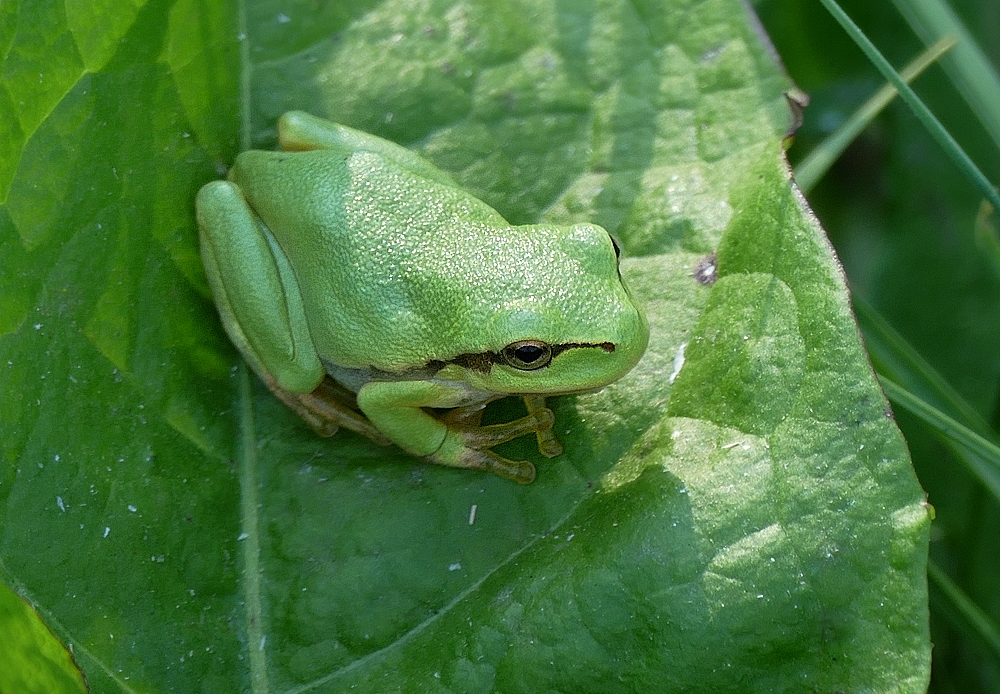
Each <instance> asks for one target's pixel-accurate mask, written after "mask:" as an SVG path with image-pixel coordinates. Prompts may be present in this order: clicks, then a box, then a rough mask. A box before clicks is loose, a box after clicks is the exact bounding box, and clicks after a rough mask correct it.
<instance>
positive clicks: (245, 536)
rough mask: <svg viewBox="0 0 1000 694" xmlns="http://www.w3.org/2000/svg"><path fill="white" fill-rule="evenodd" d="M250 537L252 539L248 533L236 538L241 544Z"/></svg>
mask: <svg viewBox="0 0 1000 694" xmlns="http://www.w3.org/2000/svg"><path fill="white" fill-rule="evenodd" d="M248 537H250V536H249V535H247V534H246V533H240V536H239V537H237V538H236V541H237V542H239V541H240V540H245V539H247V538H248Z"/></svg>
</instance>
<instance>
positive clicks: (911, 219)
mask: <svg viewBox="0 0 1000 694" xmlns="http://www.w3.org/2000/svg"><path fill="white" fill-rule="evenodd" d="M840 4H841V6H842V7H843V9H844V10H845V11H846V12H847V13H848V14H849V15H850V17H851V18H852V19H853V20H854V21H855V22H856V23H857V24H858V25H859V26H860V28H861V29H862V30H863V31H864V33H865V34H867V36H868V37H869V38H870V39H871V40H872V41H873V42H874V43H875V45H876V46H877V47H878V48H879V49H880V50H881V51H882V53H883V54H884V55H885V56H886V57H887V58H888V59H889V61H890V62H891V63H892V64H893V65H894V66H895V67H896V68H897V69H902V67H903V66H904V65H906V64H907V63H909V62H910V61H911V60H913V59H914V58H915V57H916V56H917V55H918V54H919V53H920V52H921V51H922V50H924V48H925V47H926V45H927V44H925V42H924V41H923V40H921V38H920V37H918V35H917V33H915V30H914V28H913V27H911V26H910V25H909V24H908V23H907V21H906V19H904V17H903V14H901V12H900V9H903V10H905V9H906V6H907V5H917V4H924V5H933V4H936V3H930V2H923V3H919V2H917V1H916V0H914V1H913V2H906V1H904V0H895V2H892V3H890V2H871V1H870V0H843V1H842V2H841V3H840ZM754 6H755V8H756V10H757V12H758V14H759V15H760V17H761V20H762V22H763V25H764V29H765V31H766V32H767V33H768V35H769V36H770V38H771V40H772V42H773V43H774V45H775V48H776V49H777V51H778V53H779V54H780V56H781V59H782V61H783V62H784V64H785V67H786V69H787V70H788V72H789V74H790V75H791V77H792V79H793V80H794V81H795V83H796V84H797V85H798V86H799V87H800V88H801V89H802V90H803V91H805V92H806V93H807V94H808V95H809V97H810V103H809V106H808V108H807V109H806V111H805V120H804V123H803V125H802V127H801V128H800V129H799V130H798V132H797V134H796V136H795V141H794V145H793V146H792V147H791V150H790V152H789V156H790V158H791V161H792V164H793V166H794V165H795V164H797V163H798V162H800V161H801V160H802V158H803V157H804V156H805V155H807V154H808V153H809V152H810V151H812V150H813V149H814V148H815V147H817V146H818V145H820V144H821V143H822V142H823V141H824V140H825V139H826V138H827V137H828V136H829V135H830V133H831V132H832V131H833V130H834V129H835V128H836V127H837V126H838V125H839V124H840V123H841V122H843V121H844V119H845V118H847V117H849V116H850V115H851V113H852V112H854V111H855V110H856V109H857V108H858V107H859V106H860V105H861V104H862V103H863V102H864V101H865V100H866V99H867V98H868V97H869V96H871V95H872V94H873V93H874V92H875V91H876V90H878V89H879V87H881V86H882V85H883V84H884V82H885V80H884V79H883V78H882V77H881V76H880V75H879V73H878V72H877V70H876V69H875V67H874V66H873V65H872V64H871V63H870V62H869V61H868V59H867V58H866V57H865V56H864V55H863V54H862V52H861V50H860V49H859V48H858V47H857V46H856V45H855V44H854V42H853V41H852V40H851V39H850V38H849V37H848V36H847V34H846V33H845V32H844V30H843V29H841V27H840V26H839V25H838V24H837V23H836V22H835V21H834V19H833V18H832V17H831V16H830V14H829V13H828V12H827V10H826V9H824V7H823V6H822V5H821V4H820V3H819V2H788V1H787V0H757V1H756V2H755V3H754ZM950 6H951V8H952V10H954V13H955V14H956V15H957V17H958V18H959V19H960V20H961V21H962V22H963V23H964V25H965V27H966V28H967V29H968V31H969V32H970V34H971V35H972V37H973V39H974V40H975V41H976V42H977V43H978V45H979V46H980V48H981V49H982V51H983V52H984V53H985V55H986V58H987V61H988V63H989V64H990V65H991V66H992V69H993V70H997V69H998V68H1000V40H998V39H1000V3H998V2H997V0H950ZM913 87H914V89H915V91H916V92H917V94H918V95H919V96H920V97H921V98H922V99H923V100H924V102H925V103H926V104H927V105H928V106H929V107H930V109H931V110H932V111H933V112H934V114H935V115H936V116H937V117H938V118H939V119H940V120H941V122H942V123H943V125H944V126H945V127H946V128H947V130H948V131H949V132H950V133H951V134H952V136H953V137H954V138H955V139H956V140H957V141H958V143H959V144H960V145H961V146H962V148H963V149H964V150H965V151H966V153H967V154H968V155H969V156H970V157H971V158H972V160H973V161H974V162H975V163H976V164H977V165H978V166H979V168H980V169H981V170H982V171H983V173H985V175H986V176H987V177H988V178H989V180H990V181H992V182H993V183H994V184H996V182H997V181H1000V158H998V156H997V154H998V145H997V142H995V141H994V140H993V139H992V138H991V137H990V135H989V134H988V132H987V130H986V129H985V128H984V126H983V124H982V123H981V122H980V120H979V119H978V118H977V116H976V115H975V114H974V113H973V112H972V110H971V108H970V107H969V105H968V104H967V103H966V101H965V100H963V97H962V95H961V94H960V92H959V90H958V88H957V87H956V85H955V83H954V82H953V78H952V77H951V76H949V75H948V74H947V73H946V71H945V70H944V69H942V67H941V66H940V65H934V66H932V67H931V68H930V69H928V70H927V71H926V72H925V73H924V74H923V75H922V76H920V77H919V78H918V79H917V80H916V81H915V82H914V83H913ZM987 108H988V109H991V110H992V113H993V115H994V117H995V118H1000V102H997V103H988V104H987ZM808 198H809V202H810V204H811V205H812V208H813V209H814V211H815V212H816V214H817V216H818V217H819V219H820V220H821V222H822V224H823V226H824V228H825V229H826V230H827V232H828V234H829V236H830V239H831V241H832V243H833V245H834V246H835V247H836V249H837V253H838V255H839V256H840V259H841V261H842V263H843V265H844V269H845V272H846V274H847V277H848V282H849V284H850V287H851V291H852V293H853V296H854V299H855V301H856V302H857V303H858V304H861V303H862V302H864V303H865V304H867V305H868V306H870V307H872V308H873V309H874V311H875V312H877V314H879V315H880V316H881V317H882V318H883V319H884V320H885V321H887V322H888V324H889V325H891V327H892V328H894V329H895V331H896V332H898V333H899V334H900V335H901V336H902V337H903V338H904V339H905V340H906V342H907V343H909V345H910V346H911V347H913V348H914V349H915V350H916V352H917V353H919V355H920V356H921V357H922V358H923V359H924V360H926V362H927V363H928V364H929V365H930V366H931V367H932V368H933V370H934V371H935V372H936V373H937V374H939V375H940V376H941V377H942V378H943V379H944V380H945V381H946V382H947V383H948V384H949V385H950V386H951V387H952V388H954V389H955V391H957V393H958V394H959V395H960V396H961V398H962V400H964V402H965V403H967V404H968V405H969V406H971V409H972V410H974V411H975V413H977V414H978V415H979V416H980V417H981V418H982V419H983V420H985V421H986V422H988V425H987V426H986V427H985V428H986V431H981V432H980V433H983V434H984V436H986V437H987V438H988V439H992V440H993V441H994V442H995V441H996V440H997V431H998V428H1000V403H998V380H1000V274H998V272H997V270H996V267H995V266H994V265H992V264H991V260H990V258H989V254H988V252H986V251H984V250H983V249H981V248H980V247H979V246H977V243H976V234H975V229H976V218H977V213H978V211H979V208H980V203H981V201H982V197H981V195H980V194H979V193H978V192H977V191H976V190H975V189H974V188H973V186H972V185H971V184H970V183H969V181H968V179H967V178H965V177H964V176H963V175H962V174H961V173H960V172H959V170H958V169H957V168H956V167H955V166H954V165H953V164H952V161H951V159H950V158H949V157H948V156H947V154H946V153H945V152H944V151H943V150H942V149H941V147H939V146H938V144H937V143H935V141H934V140H933V139H932V138H931V136H930V135H929V134H928V132H927V131H926V130H925V128H924V127H923V126H922V125H921V124H920V123H919V122H918V121H917V119H916V118H915V117H914V115H913V114H912V112H911V111H910V110H909V109H908V108H907V106H906V105H905V104H903V103H902V102H901V101H900V100H898V99H897V100H896V101H894V102H893V103H892V104H891V105H890V106H889V107H888V108H887V109H886V110H885V111H884V112H883V113H882V114H881V115H880V116H879V117H878V118H877V119H876V120H875V121H874V122H873V123H871V124H870V125H869V127H867V128H866V129H865V130H864V131H863V132H862V133H861V135H860V136H859V137H858V138H857V139H856V140H854V142H853V143H852V144H851V146H850V147H849V148H848V149H847V150H846V151H845V153H844V154H843V156H842V157H841V158H840V159H839V160H838V161H837V162H836V163H835V164H834V165H833V167H832V168H831V169H830V171H829V172H828V173H827V174H826V176H825V177H823V178H822V180H820V181H819V183H818V184H817V185H816V186H815V187H814V188H813V189H812V190H811V191H810V193H809V194H808ZM861 325H862V328H863V329H864V331H865V334H866V341H867V342H868V344H869V348H870V349H871V351H872V355H873V361H874V362H875V363H876V365H877V366H881V365H880V353H879V349H876V348H875V347H874V345H875V343H877V342H878V343H881V342H882V338H881V337H879V336H876V335H874V334H872V332H873V331H872V329H871V325H872V324H871V321H866V320H862V321H861ZM890 351H891V349H890ZM883 356H884V355H883ZM890 358H891V355H890ZM880 370H882V369H881V368H880ZM923 397H927V398H929V399H931V400H933V396H928V395H926V394H924V395H923ZM938 407H941V408H942V409H944V410H946V411H948V409H949V408H948V407H947V406H946V405H944V404H938ZM894 409H895V412H896V416H897V419H898V421H899V425H900V427H901V428H902V430H903V432H904V434H905V435H906V438H907V441H908V443H909V446H910V450H911V453H912V455H913V462H914V466H915V467H916V471H917V474H918V476H919V478H920V481H921V483H922V484H923V486H924V489H925V490H926V491H927V494H928V500H929V501H930V503H931V504H932V505H933V506H934V508H935V509H936V512H937V518H936V520H935V523H934V530H933V532H932V536H931V560H932V563H933V567H934V568H935V569H936V570H937V571H938V572H939V574H938V575H937V576H932V578H936V580H932V581H931V586H930V587H931V635H932V640H933V643H934V651H933V670H932V683H931V687H930V691H931V692H941V693H945V692H997V691H1000V647H998V641H997V623H998V621H1000V581H998V580H997V577H998V576H1000V542H998V541H997V540H998V538H1000V503H998V499H997V494H996V488H995V487H994V490H993V491H990V489H989V487H988V485H984V484H983V483H982V481H981V480H979V479H977V478H976V477H975V476H974V475H972V474H970V473H969V471H968V468H967V461H963V456H962V453H961V452H958V453H956V447H954V446H949V445H948V444H947V442H946V441H945V440H944V439H943V437H941V436H940V434H939V432H938V431H936V430H934V429H933V428H932V427H930V426H928V425H926V424H924V423H922V422H921V421H920V420H918V419H917V418H916V417H914V416H913V415H911V414H909V413H907V412H906V411H904V410H903V409H902V408H901V407H899V406H898V405H896V406H895V407H894ZM950 414H951V415H952V416H953V417H956V418H958V419H961V417H959V416H958V414H957V413H955V411H954V409H952V411H951V412H950ZM973 428H975V427H973ZM950 587H954V588H957V589H958V590H959V591H960V593H954V592H948V588H950ZM963 594H964V597H967V598H968V599H969V600H970V601H971V604H965V605H964V606H963V604H962V598H963ZM977 619H978V620H979V628H978V629H976V628H973V626H972V623H973V622H975V621H976V620H977ZM983 620H985V621H983Z"/></svg>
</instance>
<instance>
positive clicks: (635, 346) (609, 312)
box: [442, 224, 649, 394]
mask: <svg viewBox="0 0 1000 694" xmlns="http://www.w3.org/2000/svg"><path fill="white" fill-rule="evenodd" d="M517 229H518V231H522V230H526V232H527V233H529V234H530V233H539V232H542V231H543V232H544V233H545V234H547V235H554V236H555V243H551V242H550V243H547V244H544V245H543V246H540V247H539V248H540V250H539V254H538V257H537V258H535V259H533V260H531V261H530V262H529V263H528V266H530V267H532V268H533V269H534V272H532V273H526V276H520V277H518V278H516V280H515V281H512V282H508V283H507V289H506V292H505V295H504V297H503V299H502V301H501V302H500V303H499V304H498V305H497V306H496V310H495V311H494V313H493V314H492V315H491V316H490V317H489V318H488V319H486V320H485V322H484V324H483V325H482V331H483V337H484V338H485V340H484V341H485V342H486V343H487V344H489V345H491V349H490V350H489V351H485V352H481V353H475V354H465V355H460V356H458V357H457V358H455V359H453V360H451V361H452V364H454V365H455V366H457V367H460V368H462V369H463V375H462V380H464V381H465V382H467V383H468V384H469V385H471V386H473V387H474V388H477V389H479V390H483V391H487V392H494V393H511V394H517V393H539V394H560V393H575V392H586V391H591V390H596V389H598V388H602V387H603V386H606V385H608V384H609V383H612V382H614V381H616V380H618V379H619V378H621V377H622V376H624V375H625V374H626V373H628V372H629V370H631V369H632V367H633V366H635V364H636V363H637V362H638V361H639V358H640V357H641V356H642V354H643V352H644V351H645V349H646V343H647V342H648V339H649V327H648V325H647V323H646V318H645V316H644V314H643V312H642V310H641V309H640V308H639V306H638V304H637V303H636V302H635V300H634V299H633V297H632V295H631V294H630V293H629V292H628V290H627V289H626V288H625V285H624V284H623V283H622V278H621V274H620V273H619V269H618V261H619V255H620V253H619V249H618V245H617V244H616V243H615V242H614V241H613V239H612V238H611V236H610V235H609V234H608V232H607V231H605V230H604V229H603V228H601V227H599V226H596V225H592V224H578V225H575V226H572V227H561V228H552V227H518V228H517ZM519 252H521V253H525V252H526V251H524V250H523V249H521V250H520V251H519ZM523 262H524V261H523V258H522V259H521V264H522V265H523ZM442 375H443V374H442Z"/></svg>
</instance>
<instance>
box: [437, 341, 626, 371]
mask: <svg viewBox="0 0 1000 694" xmlns="http://www.w3.org/2000/svg"><path fill="white" fill-rule="evenodd" d="M582 348H599V349H603V350H604V351H605V352H614V351H615V343H613V342H565V343H563V344H559V345H552V360H555V358H556V357H557V356H559V355H560V354H562V353H563V352H565V351H566V350H569V349H582ZM506 363H507V362H506V360H505V359H504V357H503V355H501V354H500V352H474V353H470V354H459V355H458V356H456V357H453V358H451V359H448V360H441V359H434V360H433V361H430V362H428V363H427V368H428V369H429V370H431V371H433V372H437V371H440V370H441V369H443V368H444V367H446V366H450V365H452V364H454V365H455V366H461V367H462V368H463V369H469V370H470V371H478V372H480V373H489V372H490V370H491V369H492V368H493V365H494V364H506ZM551 363H552V362H551V361H550V362H549V364H551ZM549 364H546V365H545V366H542V367H540V368H539V369H538V371H542V370H544V369H546V368H548V366H549Z"/></svg>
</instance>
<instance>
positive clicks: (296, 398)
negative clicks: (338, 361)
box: [264, 377, 392, 446]
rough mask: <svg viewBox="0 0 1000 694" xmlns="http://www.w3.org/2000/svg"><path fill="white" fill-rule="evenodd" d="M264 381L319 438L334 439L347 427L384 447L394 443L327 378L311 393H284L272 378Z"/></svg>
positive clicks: (286, 391)
mask: <svg viewBox="0 0 1000 694" xmlns="http://www.w3.org/2000/svg"><path fill="white" fill-rule="evenodd" d="M264 382H265V383H266V384H267V387H268V388H270V390H271V392H272V393H274V394H275V396H277V398H278V399H279V400H281V401H282V402H283V403H285V405H287V406H288V407H289V409H291V410H292V411H293V412H295V413H296V414H297V415H299V416H300V417H302V419H304V420H305V421H306V423H307V424H308V425H309V426H311V427H312V428H313V430H314V431H315V432H316V433H317V434H319V435H320V436H333V435H334V434H336V433H337V430H338V429H339V428H340V427H344V428H345V429H350V430H351V431H355V432H357V433H359V434H363V435H364V436H367V437H368V438H370V439H371V440H372V441H374V442H375V443H378V444H381V445H383V446H388V445H389V444H391V443H392V441H390V440H389V439H388V438H387V437H386V436H385V434H383V433H382V432H381V431H379V430H378V429H376V428H375V426H374V425H373V424H372V423H371V422H369V421H368V419H367V418H366V417H365V416H364V415H363V414H361V413H360V412H358V411H357V410H355V409H353V408H352V407H351V406H350V405H349V404H348V403H349V401H350V395H351V394H350V393H349V392H346V391H343V390H342V389H340V390H338V386H337V384H335V383H334V382H333V381H331V380H330V379H324V380H323V381H322V382H321V383H320V384H319V385H318V386H317V387H316V389H315V390H313V391H312V392H311V393H293V392H291V391H288V390H285V389H284V388H282V387H281V386H279V385H278V384H277V383H276V382H275V380H274V379H273V378H270V377H268V378H265V379H264Z"/></svg>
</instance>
